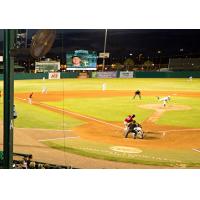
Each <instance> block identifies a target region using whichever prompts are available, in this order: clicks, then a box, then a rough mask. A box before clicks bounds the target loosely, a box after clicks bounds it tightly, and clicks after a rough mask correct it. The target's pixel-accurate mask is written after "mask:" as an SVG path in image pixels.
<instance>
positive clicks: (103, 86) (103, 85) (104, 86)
mask: <svg viewBox="0 0 200 200" xmlns="http://www.w3.org/2000/svg"><path fill="white" fill-rule="evenodd" d="M102 90H103V91H105V90H106V83H103V84H102Z"/></svg>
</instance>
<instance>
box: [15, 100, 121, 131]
mask: <svg viewBox="0 0 200 200" xmlns="http://www.w3.org/2000/svg"><path fill="white" fill-rule="evenodd" d="M16 98H17V99H20V100H23V101H24V99H22V98H19V97H16ZM34 103H36V104H39V105H43V106H46V107H48V108H51V109H54V110H58V111H62V112H64V113H70V114H72V115H76V116H79V117H83V118H86V119H90V120H93V121H96V122H99V123H102V124H106V125H109V126H113V127H115V128H120V129H124V127H121V126H117V125H114V124H111V123H108V122H104V121H101V120H98V119H95V118H92V117H88V116H85V115H82V114H78V113H74V112H71V111H67V110H63V109H60V108H57V107H53V106H49V105H47V104H44V103H41V102H34Z"/></svg>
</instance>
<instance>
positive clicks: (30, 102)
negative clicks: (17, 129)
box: [28, 92, 33, 104]
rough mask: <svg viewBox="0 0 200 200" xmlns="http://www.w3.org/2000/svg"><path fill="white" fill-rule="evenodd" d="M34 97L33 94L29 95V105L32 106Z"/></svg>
mask: <svg viewBox="0 0 200 200" xmlns="http://www.w3.org/2000/svg"><path fill="white" fill-rule="evenodd" d="M32 97H33V92H31V93H30V95H29V98H28V102H29V104H32Z"/></svg>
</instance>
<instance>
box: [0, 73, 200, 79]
mask: <svg viewBox="0 0 200 200" xmlns="http://www.w3.org/2000/svg"><path fill="white" fill-rule="evenodd" d="M106 73H108V75H106ZM128 73H129V74H128ZM88 74H89V77H90V78H115V77H116V78H120V77H121V78H188V77H189V76H192V77H193V78H200V71H183V72H142V71H136V72H133V71H132V72H124V71H123V72H120V71H117V72H113V71H112V72H102V74H101V72H94V74H95V75H93V72H89V73H88ZM130 75H131V76H130ZM78 76H79V72H61V73H60V78H78ZM43 77H45V79H48V73H36V74H34V73H15V74H14V79H15V80H26V79H42V78H43ZM0 80H3V74H0Z"/></svg>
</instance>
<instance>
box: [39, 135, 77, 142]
mask: <svg viewBox="0 0 200 200" xmlns="http://www.w3.org/2000/svg"><path fill="white" fill-rule="evenodd" d="M75 138H79V136H71V137H62V138H52V139H43V140H38V141H39V142H45V141H51V140H63V139H75Z"/></svg>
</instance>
